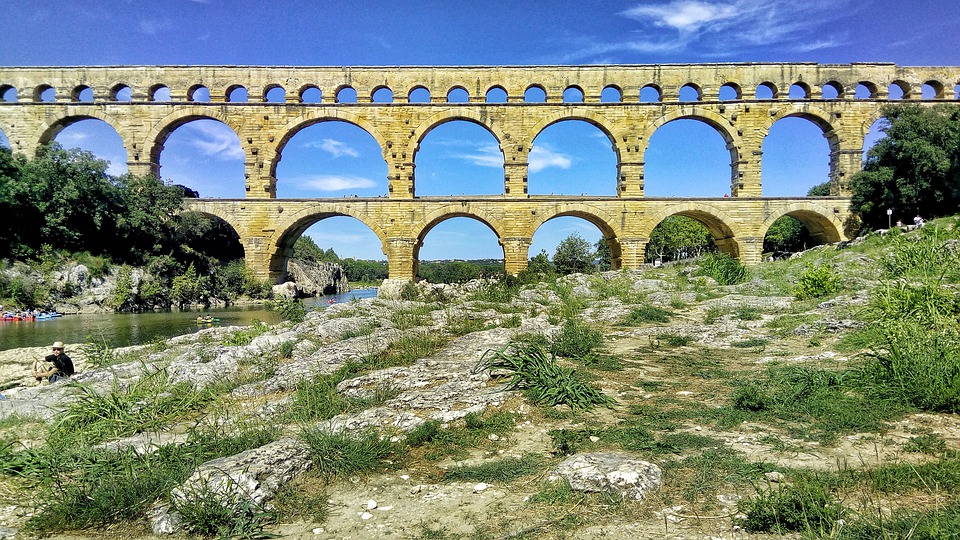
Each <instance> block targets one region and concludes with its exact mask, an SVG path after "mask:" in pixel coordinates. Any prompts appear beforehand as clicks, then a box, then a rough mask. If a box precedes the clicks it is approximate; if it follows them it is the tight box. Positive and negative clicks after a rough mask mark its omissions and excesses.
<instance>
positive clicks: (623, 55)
mask: <svg viewBox="0 0 960 540" xmlns="http://www.w3.org/2000/svg"><path fill="white" fill-rule="evenodd" d="M499 4H503V5H499ZM957 28H960V9H957V6H956V4H955V3H954V2H952V1H949V0H948V1H943V0H938V1H933V0H915V1H914V2H911V3H909V5H907V4H904V3H903V2H902V1H897V2H894V1H892V0H880V1H869V0H857V1H854V0H829V1H824V0H803V1H786V2H770V1H769V0H678V1H650V0H634V1H598V2H592V3H587V2H583V1H582V0H581V1H576V2H574V1H566V0H563V1H542V2H509V3H486V2H476V1H475V0H468V1H461V0H445V1H442V2H441V1H422V2H402V3H399V2H398V3H383V2H362V1H352V2H339V1H323V2H320V1H301V2H298V3H268V2H263V1H256V2H255V1H250V0H165V1H163V2H143V1H142V0H112V1H100V0H88V1H84V2H75V1H69V2H68V1H62V0H53V1H44V2H36V1H33V0H6V1H5V2H4V6H3V17H2V18H0V39H2V44H0V65H18V66H19V65H113V64H150V65H153V64H158V65H169V64H241V65H242V64H265V65H431V64H437V65H476V64H492V65H497V64H514V65H532V64H597V63H636V64H644V63H674V62H679V63H683V62H734V61H774V62H791V61H812V62H821V63H849V62H896V63H898V64H902V65H956V64H957V63H958V62H960V54H958V53H960V46H958V40H957V39H956V30H957ZM57 140H58V141H59V142H60V143H61V144H63V145H64V146H67V147H74V146H79V147H81V148H85V149H88V150H90V151H92V152H94V153H95V154H97V155H99V156H101V157H103V158H104V159H107V160H109V161H110V162H111V168H110V171H111V172H114V173H122V172H124V171H125V165H124V162H125V161H126V157H125V153H124V150H123V148H122V146H121V145H120V139H119V136H117V135H116V133H113V132H112V130H110V129H109V128H107V127H106V126H105V124H98V122H97V121H92V120H91V121H85V122H81V123H78V124H75V125H74V126H71V127H70V128H68V129H66V130H64V131H63V132H62V133H61V134H60V135H59V136H58V137H57ZM4 143H5V137H4V136H3V135H2V134H0V144H4ZM681 151H682V152H683V153H684V155H685V156H687V157H686V158H684V159H678V155H679V153H680V152H681ZM827 154H828V149H827V144H826V140H825V139H824V138H823V136H822V134H821V132H820V131H819V130H818V129H817V128H815V127H814V126H813V125H812V124H810V123H809V122H806V121H804V120H799V119H785V120H782V121H780V122H778V123H777V124H775V125H774V127H773V129H772V131H771V135H770V136H769V137H768V139H767V141H766V143H765V145H764V155H763V160H764V161H763V169H764V194H765V195H804V194H805V193H806V191H807V189H809V187H811V186H813V185H815V184H818V183H820V182H823V181H826V179H827V170H828V165H827V162H828V155H827ZM689 156H695V158H696V159H690V158H689ZM530 160H531V164H530V173H529V190H530V193H531V194H549V193H558V194H559V193H565V194H577V195H579V194H580V193H586V194H596V195H613V194H614V190H615V178H614V177H615V168H616V164H615V160H614V157H613V154H612V151H611V149H610V143H609V142H608V141H607V140H606V139H605V138H604V137H603V135H602V134H601V133H600V132H599V131H598V130H597V129H596V128H593V127H591V126H589V125H587V124H584V123H578V122H563V123H560V124H555V125H554V126H551V127H550V128H548V129H547V130H545V131H544V132H543V133H542V134H541V135H540V136H539V137H538V138H537V140H536V141H535V142H534V147H533V150H532V152H531V155H530ZM646 163H647V165H646V171H645V173H646V192H647V194H648V195H650V196H671V195H677V196H680V195H696V196H721V195H723V194H724V193H726V192H728V190H729V187H728V186H729V154H728V153H727V151H726V149H725V148H724V144H723V142H722V140H721V139H720V136H719V135H718V134H717V133H716V132H715V131H713V130H712V129H710V128H708V127H706V126H705V125H703V124H700V123H697V122H695V121H678V122H672V123H670V124H667V125H666V126H664V127H663V128H661V129H660V130H658V131H657V133H655V134H654V136H653V138H652V139H651V143H650V149H649V150H648V153H647V155H646ZM416 164H417V169H416V171H417V180H418V188H417V193H418V194H419V195H444V194H447V195H459V194H460V193H465V194H488V193H502V177H503V169H502V158H501V157H500V156H499V153H498V152H497V149H496V143H495V141H494V140H493V138H492V136H490V135H489V134H488V133H486V132H485V131H484V130H482V129H480V128H478V127H477V126H474V125H472V124H468V123H463V122H454V123H450V124H445V125H443V126H441V127H440V128H437V129H435V130H434V131H432V132H431V133H430V134H428V136H427V138H426V139H425V140H424V143H423V146H422V148H421V150H420V152H419V154H418V156H417V159H416ZM161 175H162V176H163V177H164V178H165V179H168V180H170V181H173V182H176V183H182V184H185V185H188V186H190V187H192V188H194V189H197V190H198V191H200V193H201V195H202V196H208V197H240V196H243V166H242V153H241V152H240V146H239V140H238V139H237V138H236V135H234V134H233V133H232V132H231V131H230V130H229V129H227V128H226V127H225V126H223V125H221V124H218V123H216V122H213V121H198V122H193V123H190V124H187V125H185V126H183V127H181V128H179V129H178V130H177V131H175V132H174V134H173V135H172V136H171V138H170V139H169V140H168V142H167V144H166V146H165V149H164V151H163V153H162V154H161ZM277 176H278V194H279V196H280V197H340V196H347V195H353V194H356V195H360V196H368V195H371V196H375V195H382V194H385V193H386V191H387V188H386V186H387V183H386V165H385V164H384V163H383V160H382V159H381V158H380V151H379V148H378V147H377V146H376V144H375V143H374V142H373V140H372V138H370V137H369V136H368V135H366V134H365V133H363V132H362V131H361V130H359V128H356V127H353V126H350V125H346V124H334V123H325V124H321V125H317V126H313V127H311V128H308V129H306V130H304V131H302V132H300V133H299V134H297V135H296V136H295V137H294V138H293V139H291V141H290V143H289V144H288V146H287V147H286V149H285V150H284V153H283V159H282V161H281V162H280V164H279V167H278V171H277ZM572 232H578V233H579V234H580V235H581V236H583V237H584V238H586V239H588V240H590V241H591V242H592V241H595V240H596V239H598V238H599V232H598V231H597V229H596V228H595V227H594V226H593V225H590V224H589V223H586V222H584V221H581V220H576V219H573V218H561V219H557V220H553V221H550V222H547V223H546V224H545V225H544V226H543V227H542V228H541V229H540V230H539V231H538V232H537V234H536V236H535V237H534V244H533V246H531V250H530V255H531V256H533V255H535V254H536V253H538V252H539V251H540V250H541V249H542V250H546V251H547V252H548V253H550V254H552V253H553V250H554V248H555V246H556V243H557V242H559V240H561V239H562V238H564V237H566V236H567V235H569V234H570V233H572ZM307 234H309V235H311V236H312V237H313V238H314V239H315V240H316V241H317V243H318V244H319V245H321V246H322V247H333V248H334V250H335V251H336V252H337V253H338V254H340V255H341V256H354V257H362V258H373V259H380V258H383V255H382V253H381V252H380V243H379V241H378V240H377V239H376V237H375V236H374V235H373V233H372V232H370V231H369V230H367V229H366V228H365V227H363V226H362V225H360V224H359V223H358V222H356V221H354V220H352V219H350V218H332V219H329V220H324V221H323V222H320V223H318V224H317V225H315V226H313V227H311V229H309V230H308V232H307ZM475 257H490V258H501V257H502V251H501V250H500V248H499V246H498V245H497V242H496V238H495V237H494V235H493V233H492V232H490V231H489V230H488V229H486V228H485V227H484V226H483V225H481V224H479V223H478V222H474V221H472V220H469V219H467V218H457V219H454V220H450V221H447V222H444V223H441V224H440V225H438V226H437V227H436V228H435V229H434V230H433V231H431V232H430V234H428V235H427V237H426V239H425V242H424V246H423V249H422V250H421V258H422V259H425V260H427V259H436V258H475Z"/></svg>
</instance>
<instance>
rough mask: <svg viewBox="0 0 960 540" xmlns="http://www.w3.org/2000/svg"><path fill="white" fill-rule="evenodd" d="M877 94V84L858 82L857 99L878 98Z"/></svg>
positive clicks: (855, 95) (855, 94)
mask: <svg viewBox="0 0 960 540" xmlns="http://www.w3.org/2000/svg"><path fill="white" fill-rule="evenodd" d="M877 95H878V92H877V85H875V84H873V83H872V82H867V81H861V82H859V83H857V90H856V92H855V93H854V98H855V99H877Z"/></svg>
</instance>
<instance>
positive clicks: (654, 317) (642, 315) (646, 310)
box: [623, 304, 671, 326]
mask: <svg viewBox="0 0 960 540" xmlns="http://www.w3.org/2000/svg"><path fill="white" fill-rule="evenodd" d="M670 315H671V313H670V312H669V311H667V310H665V309H661V308H658V307H656V306H651V305H649V304H644V305H642V306H638V307H635V308H633V309H632V310H630V313H629V314H627V317H626V319H624V321H623V324H624V325H626V326H639V325H641V324H643V323H648V322H663V323H665V322H670Z"/></svg>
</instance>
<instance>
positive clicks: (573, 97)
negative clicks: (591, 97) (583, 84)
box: [563, 86, 583, 103]
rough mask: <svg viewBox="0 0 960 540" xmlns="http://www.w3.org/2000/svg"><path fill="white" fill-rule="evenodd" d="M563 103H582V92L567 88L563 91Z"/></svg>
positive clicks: (572, 87) (578, 89)
mask: <svg viewBox="0 0 960 540" xmlns="http://www.w3.org/2000/svg"><path fill="white" fill-rule="evenodd" d="M563 102H564V103H583V90H581V89H580V88H577V87H576V86H568V87H567V89H566V90H564V91H563Z"/></svg>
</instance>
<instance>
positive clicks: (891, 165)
mask: <svg viewBox="0 0 960 540" xmlns="http://www.w3.org/2000/svg"><path fill="white" fill-rule="evenodd" d="M883 113H884V117H885V118H886V120H887V121H888V123H887V125H886V126H885V127H884V128H883V131H884V133H885V135H886V136H885V137H884V138H882V139H880V140H879V141H877V143H876V144H875V145H874V146H873V148H871V149H870V151H869V152H868V154H867V159H866V162H865V163H864V166H863V171H862V172H859V173H857V174H856V175H854V177H853V180H852V181H851V186H850V187H851V189H852V190H853V198H852V209H853V210H854V211H855V212H857V213H859V214H860V218H861V220H862V221H863V223H864V224H865V225H866V226H868V227H875V228H880V227H883V228H885V227H886V226H887V220H888V218H887V209H893V210H894V219H897V218H900V219H903V220H904V221H909V220H910V219H911V218H912V217H913V216H914V215H916V214H920V215H922V216H923V217H925V218H928V219H929V218H930V217H932V216H944V215H950V214H953V213H955V212H956V211H957V208H958V202H960V109H958V108H957V107H955V106H938V107H923V106H920V105H916V104H901V105H891V106H888V107H885V108H884V109H883Z"/></svg>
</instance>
